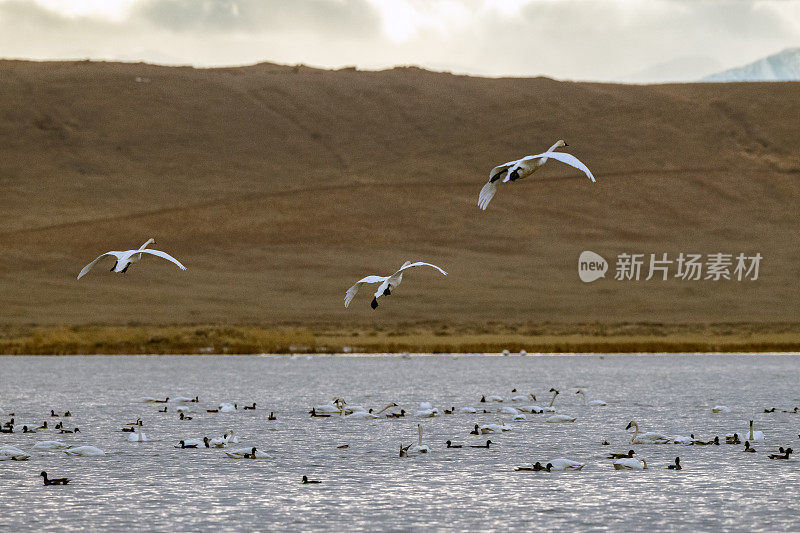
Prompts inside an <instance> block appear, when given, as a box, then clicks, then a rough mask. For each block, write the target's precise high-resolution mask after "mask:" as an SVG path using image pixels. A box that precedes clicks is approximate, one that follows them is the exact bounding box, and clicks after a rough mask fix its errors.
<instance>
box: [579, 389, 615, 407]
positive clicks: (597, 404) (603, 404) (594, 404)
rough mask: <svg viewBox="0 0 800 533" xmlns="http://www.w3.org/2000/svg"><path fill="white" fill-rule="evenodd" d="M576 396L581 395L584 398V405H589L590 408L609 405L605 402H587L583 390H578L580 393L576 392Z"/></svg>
mask: <svg viewBox="0 0 800 533" xmlns="http://www.w3.org/2000/svg"><path fill="white" fill-rule="evenodd" d="M575 394H580V395H581V397H582V398H583V405H588V406H589V407H603V406H605V405H608V404H606V402H604V401H603V400H589V401H587V400H586V393H585V392H583V391H582V390H578V392H576V393H575Z"/></svg>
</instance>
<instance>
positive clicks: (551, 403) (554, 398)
mask: <svg viewBox="0 0 800 533" xmlns="http://www.w3.org/2000/svg"><path fill="white" fill-rule="evenodd" d="M556 396H558V393H557V392H554V393H553V399H552V400H550V407H553V402H554V401H556Z"/></svg>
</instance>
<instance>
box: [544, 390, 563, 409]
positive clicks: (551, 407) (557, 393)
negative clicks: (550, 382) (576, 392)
mask: <svg viewBox="0 0 800 533" xmlns="http://www.w3.org/2000/svg"><path fill="white" fill-rule="evenodd" d="M550 392H552V393H553V397H552V398H551V399H550V404H549V405H548V406H547V407H545V408H544V411H545V412H546V413H555V412H556V408H555V407H553V403H555V401H556V398H557V397H558V395H559V394H561V393H560V392H558V391H557V390H556V389H550Z"/></svg>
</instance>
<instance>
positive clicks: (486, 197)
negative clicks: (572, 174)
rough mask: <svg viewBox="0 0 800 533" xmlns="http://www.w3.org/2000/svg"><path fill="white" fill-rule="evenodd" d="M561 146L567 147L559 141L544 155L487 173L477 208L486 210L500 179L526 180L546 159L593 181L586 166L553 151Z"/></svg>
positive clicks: (518, 161)
mask: <svg viewBox="0 0 800 533" xmlns="http://www.w3.org/2000/svg"><path fill="white" fill-rule="evenodd" d="M561 146H568V145H567V143H565V142H564V141H562V140H559V141H558V142H556V143H555V144H554V145H553V146H551V147H550V148H549V149H548V150H547V151H546V152H544V153H541V154H536V155H529V156H527V157H523V158H522V159H518V160H516V161H509V162H508V163H504V164H502V165H500V166H497V167H494V168H493V169H492V171H491V172H489V181H488V182H487V183H486V185H484V186H483V189H481V193H480V194H479V195H478V207H480V208H481V209H483V210H486V207H487V206H488V205H489V202H491V201H492V198H494V195H495V194H497V186H498V182H499V181H500V178H502V179H503V181H502V182H501V183H506V182H509V181H517V180H521V179H523V178H527V177H528V176H530V175H531V174H533V173H534V172H536V171H537V170H539V169H540V168H541V167H542V166H543V165H544V164H545V163H546V162H547V160H548V159H555V160H557V161H561V162H562V163H566V164H567V165H570V166H573V167H575V168H577V169H578V170H582V171H583V172H584V173H585V174H586V175H587V176H588V177H589V179H590V180H592V181H595V179H594V176H592V172H591V171H590V170H589V169H588V167H587V166H586V165H584V164H583V163H581V162H580V161H579V160H578V158H577V157H575V156H574V155H571V154H567V153H564V152H554V151H553V150H555V149H556V148H559V147H561Z"/></svg>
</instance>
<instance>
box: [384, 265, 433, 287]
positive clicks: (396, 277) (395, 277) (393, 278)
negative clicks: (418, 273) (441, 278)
mask: <svg viewBox="0 0 800 533" xmlns="http://www.w3.org/2000/svg"><path fill="white" fill-rule="evenodd" d="M418 266H429V267H433V268H435V269H436V270H438V271H439V272H441V273H442V274H444V275H445V276H446V275H447V272H445V271H444V270H442V269H441V268H439V267H438V266H436V265H433V264H431V263H426V262H424V261H417V262H416V263H411V262H409V261H406V262H405V263H404V264H403V266H401V267H400V270H398V271H397V272H395V273H394V274H392V275H391V276H390V277H389V284H390V285H397V284H398V283H399V281H400V280H401V279H402V276H403V272H404V271H405V270H408V269H409V268H414V267H418Z"/></svg>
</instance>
